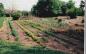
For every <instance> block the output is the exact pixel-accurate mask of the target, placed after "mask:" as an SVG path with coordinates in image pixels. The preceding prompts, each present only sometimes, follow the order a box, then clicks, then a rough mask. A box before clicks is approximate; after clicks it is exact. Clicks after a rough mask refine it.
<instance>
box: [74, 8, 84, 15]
mask: <svg viewBox="0 0 86 54" xmlns="http://www.w3.org/2000/svg"><path fill="white" fill-rule="evenodd" d="M76 15H77V16H84V11H83V10H82V9H81V8H77V10H76Z"/></svg>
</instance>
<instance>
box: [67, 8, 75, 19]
mask: <svg viewBox="0 0 86 54" xmlns="http://www.w3.org/2000/svg"><path fill="white" fill-rule="evenodd" d="M67 15H69V16H70V18H75V17H76V8H71V9H68V10H67Z"/></svg>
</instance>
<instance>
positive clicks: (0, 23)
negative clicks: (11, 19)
mask: <svg viewBox="0 0 86 54" xmlns="http://www.w3.org/2000/svg"><path fill="white" fill-rule="evenodd" d="M4 19H5V17H0V28H1V27H2V26H3V22H4Z"/></svg>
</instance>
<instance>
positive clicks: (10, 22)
mask: <svg viewBox="0 0 86 54" xmlns="http://www.w3.org/2000/svg"><path fill="white" fill-rule="evenodd" d="M8 23H9V27H10V29H11V31H12V32H11V33H12V35H13V36H15V37H16V41H18V39H19V36H18V32H17V31H16V29H15V28H14V27H13V25H12V21H10V20H8Z"/></svg>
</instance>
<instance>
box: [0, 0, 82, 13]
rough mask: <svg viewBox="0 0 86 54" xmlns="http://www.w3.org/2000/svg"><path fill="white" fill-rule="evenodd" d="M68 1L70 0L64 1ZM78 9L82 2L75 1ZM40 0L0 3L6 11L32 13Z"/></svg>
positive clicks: (7, 0) (0, 1) (6, 0)
mask: <svg viewBox="0 0 86 54" xmlns="http://www.w3.org/2000/svg"><path fill="white" fill-rule="evenodd" d="M62 1H66V2H67V1H68V0H62ZM73 1H75V5H76V6H77V7H78V6H79V4H80V1H81V0H73ZM37 2H38V0H0V3H3V4H4V7H5V9H12V8H13V9H17V10H26V11H30V10H31V8H32V7H33V5H35V4H37Z"/></svg>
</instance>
